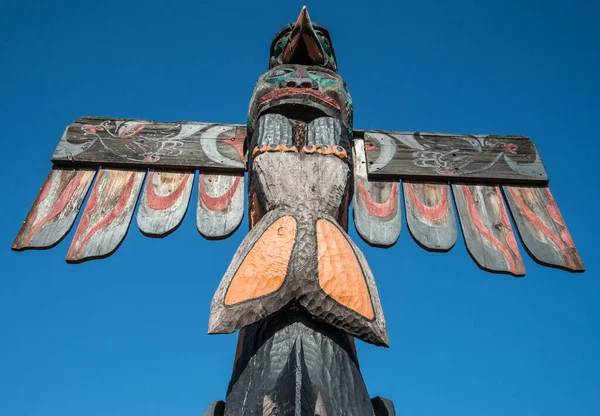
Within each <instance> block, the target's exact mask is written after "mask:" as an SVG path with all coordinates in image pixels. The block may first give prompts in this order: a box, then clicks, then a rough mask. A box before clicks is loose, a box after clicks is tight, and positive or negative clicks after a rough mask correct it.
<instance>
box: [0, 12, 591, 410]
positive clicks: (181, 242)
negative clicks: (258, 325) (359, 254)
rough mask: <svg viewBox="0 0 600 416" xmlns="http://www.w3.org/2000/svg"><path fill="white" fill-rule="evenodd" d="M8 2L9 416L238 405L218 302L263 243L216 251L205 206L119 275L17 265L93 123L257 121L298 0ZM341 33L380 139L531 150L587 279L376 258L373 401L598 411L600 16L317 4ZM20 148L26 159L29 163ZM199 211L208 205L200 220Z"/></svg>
mask: <svg viewBox="0 0 600 416" xmlns="http://www.w3.org/2000/svg"><path fill="white" fill-rule="evenodd" d="M203 3H204V2H199V1H196V2H178V1H169V2H164V1H161V2H158V1H146V2H128V1H123V0H122V1H119V2H116V1H102V2H100V1H95V2H91V1H77V2H68V1H57V2H36V1H33V2H9V4H5V5H3V10H2V13H1V15H0V50H1V51H2V52H1V56H2V65H1V66H0V74H1V79H2V100H0V110H1V111H0V122H1V124H0V125H1V126H2V127H1V128H2V133H3V138H4V141H5V143H6V146H5V147H4V157H3V158H2V164H0V178H1V179H2V183H3V194H4V197H3V200H2V204H1V208H0V210H1V211H0V212H1V214H2V215H0V243H1V247H2V248H1V249H0V262H1V263H0V264H2V272H1V276H2V278H0V328H1V330H0V357H1V359H0V414H2V415H5V416H13V415H14V416H29V415H32V416H34V415H35V416H37V415H40V416H42V415H43V416H52V415H60V416H80V415H83V414H85V415H87V416H100V415H111V416H121V415H123V416H125V415H127V416H136V415H140V416H142V415H143V416H162V415H169V416H170V415H180V416H185V415H198V414H201V413H202V412H203V411H204V409H205V408H206V406H207V405H208V404H209V403H210V402H211V401H213V400H217V399H223V398H224V395H225V391H226V387H227V383H228V381H229V377H230V374H231V367H232V360H233V355H234V350H235V343H236V337H235V336H234V335H228V336H224V335H222V336H208V335H206V330H207V321H208V312H209V305H210V299H211V298H212V295H213V292H214V290H215V289H216V287H217V285H218V282H219V281H220V279H221V276H222V274H223V273H224V271H225V269H226V267H227V265H228V264H229V261H230V259H231V257H232V255H233V253H234V251H235V249H236V247H237V245H238V244H239V243H240V241H241V239H242V238H243V236H244V234H245V230H247V222H246V219H245V220H244V224H243V225H242V226H241V227H240V229H239V230H238V231H237V232H236V233H235V234H234V235H233V236H232V237H231V238H230V239H228V240H225V241H221V242H214V241H206V240H204V239H203V238H202V237H201V236H200V235H199V234H198V232H197V231H196V229H195V215H194V214H195V207H194V205H192V206H191V207H190V209H189V210H188V214H187V216H186V218H185V220H184V223H183V225H182V226H181V227H180V228H179V230H177V231H176V232H175V233H174V234H172V235H170V236H168V237H167V238H165V239H162V240H160V239H158V240H157V239H149V238H146V237H143V236H142V235H141V233H140V232H139V230H138V229H137V225H136V224H135V222H134V223H132V225H131V227H130V230H129V234H128V236H127V238H126V240H125V242H124V243H123V244H122V246H121V248H120V249H119V251H118V252H117V253H116V254H115V255H114V256H112V257H110V258H109V259H106V260H101V261H92V262H88V263H85V264H82V265H67V264H66V263H65V262H64V256H65V254H66V251H67V248H68V245H69V242H70V239H71V237H72V234H71V236H69V237H67V238H66V239H65V240H64V241H63V242H62V243H61V244H60V245H59V246H57V247H56V248H54V249H52V250H48V251H35V252H25V253H14V252H11V251H10V249H9V247H10V244H11V242H12V240H13V238H14V236H15V235H16V233H17V231H18V229H19V226H20V224H21V222H22V221H23V219H24V218H25V216H26V214H27V212H28V210H29V207H30V205H31V203H32V201H33V199H34V198H35V195H36V193H37V191H38V189H39V188H40V186H41V185H42V182H43V180H44V178H45V176H46V175H47V173H48V170H49V169H50V166H51V165H50V162H49V158H50V155H51V154H52V151H53V149H54V147H55V145H56V143H57V141H58V139H59V138H60V135H61V133H62V131H63V129H64V127H65V126H66V125H67V124H69V123H71V122H72V121H74V120H75V119H76V118H78V117H80V116H82V115H103V116H115V117H131V118H144V119H156V120H162V121H169V120H194V121H210V122H230V123H243V122H244V121H245V117H246V111H247V105H248V101H249V99H250V94H251V92H252V88H253V85H254V82H255V80H256V78H258V76H259V75H260V74H262V73H263V72H265V71H266V67H267V63H268V47H269V44H270V41H271V38H272V36H273V35H274V34H275V32H276V31H277V30H278V29H279V28H280V27H281V26H283V25H284V24H286V23H288V22H291V21H293V20H295V18H296V16H297V14H298V12H299V10H300V8H301V6H302V4H303V3H301V2H293V1H291V2H273V1H269V2H241V1H229V2H216V3H215V4H211V5H204V4H203ZM306 4H307V5H308V7H309V11H310V13H311V17H312V18H313V19H314V20H315V21H318V22H320V23H323V24H325V25H326V26H328V28H329V29H330V31H331V33H332V36H333V42H334V45H335V49H336V54H337V57H338V61H339V65H340V73H341V75H342V76H343V77H344V78H345V79H346V81H347V83H348V86H349V88H350V91H351V93H352V95H353V99H354V105H355V127H356V128H362V129H386V130H420V131H444V132H456V133H495V134H524V135H528V136H530V137H531V138H532V139H533V140H534V141H535V142H536V144H537V145H538V148H539V150H540V153H541V155H542V158H543V159H544V162H545V164H546V167H547V170H548V172H549V175H550V181H551V189H552V191H553V193H554V196H555V198H556V200H557V201H558V204H559V207H560V208H561V210H562V213H563V216H564V217H565V220H566V222H567V224H568V226H569V228H570V231H571V234H572V236H573V239H574V240H575V242H576V244H577V246H578V248H579V250H580V253H581V255H582V258H583V260H584V263H585V265H586V267H587V269H588V271H587V272H586V273H584V274H577V275H573V274H569V273H567V272H564V271H559V270H554V269H549V268H545V267H542V266H540V265H538V264H536V263H534V262H533V261H532V260H531V259H530V258H529V257H528V256H527V255H524V261H525V267H526V270H527V276H526V277H525V278H523V279H515V278H513V277H510V276H507V275H492V274H488V273H485V272H483V271H481V270H480V269H479V268H478V267H477V266H476V265H475V264H474V263H473V261H472V260H471V259H470V257H469V255H468V253H467V251H466V249H465V247H464V243H463V242H462V240H461V239H460V238H461V237H460V236H459V241H458V242H457V244H456V246H455V247H454V249H453V250H452V251H450V252H449V253H447V254H439V253H428V252H426V251H424V250H422V249H421V248H420V247H418V246H417V244H416V243H414V242H413V241H412V238H411V236H410V234H409V233H408V232H407V231H408V230H407V229H406V224H404V225H403V231H402V234H401V236H400V240H399V242H398V244H397V245H396V246H395V247H393V248H391V249H388V250H382V249H375V248H371V247H368V246H367V245H366V244H364V243H363V242H362V241H360V240H359V239H358V236H357V235H356V232H355V230H354V229H353V228H352V229H351V232H350V234H351V236H352V237H353V238H354V239H355V240H356V241H357V242H358V244H359V246H360V248H361V249H362V250H363V251H364V252H365V254H366V256H367V258H368V260H369V262H370V265H371V267H372V269H373V272H374V274H375V278H376V280H377V283H378V287H379V292H380V294H381V299H382V303H383V307H384V311H385V314H386V318H387V323H388V329H389V333H390V338H391V348H390V349H384V348H377V347H373V346H371V345H367V344H364V343H358V344H359V345H358V348H359V355H360V361H361V369H362V371H363V375H364V378H365V381H366V383H367V387H368V388H369V391H370V393H371V395H372V396H376V395H381V396H384V397H387V398H390V399H392V400H394V402H395V405H396V409H397V412H398V414H399V415H410V416H429V415H431V416H433V415H435V416H437V415H442V414H444V415H461V416H481V415H490V416H495V415H498V416H500V415H502V416H506V415H511V416H512V415H527V416H532V415H544V416H553V415H567V414H568V415H577V416H585V415H598V414H600V402H599V401H598V397H599V396H600V375H599V374H600V333H599V322H600V306H599V304H598V302H597V298H598V294H599V293H600V282H599V279H598V277H599V274H598V272H597V270H598V267H599V264H598V258H597V257H596V255H594V252H595V251H596V244H597V235H598V233H599V232H600V230H599V229H598V225H597V224H598V221H597V219H596V218H597V208H596V204H597V203H598V202H599V199H598V196H597V191H598V185H597V180H596V177H597V174H596V163H597V157H598V154H599V150H600V149H599V146H598V141H597V138H596V137H595V133H596V130H597V129H596V125H597V120H598V116H599V114H600V111H599V110H600V107H599V104H598V96H599V92H600V81H599V77H598V66H599V64H600V53H599V49H598V44H599V41H600V36H599V35H600V32H599V30H598V28H597V21H596V20H597V19H596V17H597V15H598V12H599V10H598V4H594V3H593V2H591V1H590V2H585V1H518V2H517V1H503V2H494V3H491V2H477V1H453V2H449V1H448V2H442V1H429V0H425V1H420V2H401V1H394V2H385V3H380V4H379V3H375V2H358V1H354V0H349V1H339V2H325V1H313V2H310V1H307V2H306ZM11 149H12V150H11ZM195 198H196V193H195V192H194V194H193V195H192V204H193V203H194V202H193V201H195Z"/></svg>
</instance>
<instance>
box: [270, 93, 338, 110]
mask: <svg viewBox="0 0 600 416" xmlns="http://www.w3.org/2000/svg"><path fill="white" fill-rule="evenodd" d="M285 95H312V96H313V97H316V98H318V99H319V100H321V101H324V102H326V103H327V104H329V105H330V106H332V107H334V108H336V109H338V110H339V109H340V106H339V104H338V103H336V102H335V100H334V99H333V98H331V97H329V96H328V95H325V94H323V93H322V92H320V91H316V90H313V89H312V88H280V89H278V90H275V91H272V92H270V93H268V94H265V95H263V96H262V97H260V99H259V100H258V102H259V104H262V103H265V102H267V101H269V100H272V99H274V98H279V97H282V96H285Z"/></svg>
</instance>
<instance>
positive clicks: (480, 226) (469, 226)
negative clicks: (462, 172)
mask: <svg viewBox="0 0 600 416" xmlns="http://www.w3.org/2000/svg"><path fill="white" fill-rule="evenodd" d="M452 190H453V192H454V198H455V202H456V208H457V210H458V215H459V218H460V224H461V228H462V231H463V235H464V238H465V243H466V245H467V249H468V250H469V253H471V256H472V257H473V259H474V260H475V262H476V263H477V264H478V265H479V266H480V267H481V268H482V269H485V270H488V271H491V272H499V273H509V274H512V275H514V276H523V275H524V274H525V266H524V265H523V260H522V259H521V254H520V252H519V248H518V246H517V241H516V239H515V235H514V233H513V230H512V226H511V224H510V220H509V218H508V213H507V211H506V207H505V206H504V202H503V201H502V195H501V193H500V187H499V186H487V185H466V184H453V185H452Z"/></svg>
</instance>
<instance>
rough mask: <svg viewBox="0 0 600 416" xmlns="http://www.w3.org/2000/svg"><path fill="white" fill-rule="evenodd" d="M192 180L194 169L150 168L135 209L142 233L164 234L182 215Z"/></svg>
mask: <svg viewBox="0 0 600 416" xmlns="http://www.w3.org/2000/svg"><path fill="white" fill-rule="evenodd" d="M193 183H194V172H165V171H157V170H155V169H150V171H149V173H148V179H147V180H146V186H145V187H144V192H143V194H142V199H141V201H140V206H139V209H138V213H137V223H138V226H139V228H140V230H141V231H142V233H144V234H145V235H148V236H151V237H164V236H165V235H167V234H169V233H171V232H173V231H174V230H175V229H176V228H177V227H179V224H181V221H183V217H184V216H185V212H186V211H187V207H188V204H189V202H190V194H191V192H192V185H193Z"/></svg>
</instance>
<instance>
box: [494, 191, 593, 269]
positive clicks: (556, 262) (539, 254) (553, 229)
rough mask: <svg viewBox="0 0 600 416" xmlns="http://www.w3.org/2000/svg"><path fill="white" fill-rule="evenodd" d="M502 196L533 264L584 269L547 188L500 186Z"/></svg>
mask: <svg viewBox="0 0 600 416" xmlns="http://www.w3.org/2000/svg"><path fill="white" fill-rule="evenodd" d="M504 195H505V196H506V200H507V201H508V206H509V208H510V211H511V213H512V215H513V218H514V220H515V224H516V225H517V230H518V231H519V235H520V236H521V241H522V242H523V245H524V247H525V249H526V250H527V251H528V252H529V254H530V255H531V256H532V257H533V258H534V259H535V260H536V261H538V262H540V263H542V264H544V265H548V266H555V267H560V268H563V269H566V270H570V271H574V272H582V271H584V270H585V267H584V266H583V262H582V261H581V257H580V256H579V252H578V251H577V249H576V248H575V243H573V239H572V238H571V234H570V233H569V230H568V229H567V226H566V224H565V221H564V220H563V217H562V215H561V213H560V210H559V209H558V206H557V205H556V201H555V200H554V197H553V196H552V193H551V192H550V188H548V187H545V186H542V187H535V186H504Z"/></svg>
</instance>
